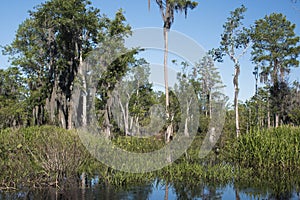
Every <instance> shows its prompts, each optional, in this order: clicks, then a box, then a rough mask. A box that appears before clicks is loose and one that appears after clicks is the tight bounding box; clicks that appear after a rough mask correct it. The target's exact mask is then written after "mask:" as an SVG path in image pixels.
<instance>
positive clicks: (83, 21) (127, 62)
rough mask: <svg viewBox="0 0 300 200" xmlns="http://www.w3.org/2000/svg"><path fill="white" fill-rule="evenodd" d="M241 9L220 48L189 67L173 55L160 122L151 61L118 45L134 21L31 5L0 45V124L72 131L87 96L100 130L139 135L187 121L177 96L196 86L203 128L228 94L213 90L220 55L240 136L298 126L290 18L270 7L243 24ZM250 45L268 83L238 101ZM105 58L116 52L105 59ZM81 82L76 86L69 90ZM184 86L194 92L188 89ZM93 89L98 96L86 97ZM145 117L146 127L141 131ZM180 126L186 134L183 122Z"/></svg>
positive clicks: (62, 5)
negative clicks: (172, 78) (229, 70)
mask: <svg viewBox="0 0 300 200" xmlns="http://www.w3.org/2000/svg"><path fill="white" fill-rule="evenodd" d="M244 12H246V8H245V7H244V6H241V7H240V8H237V9H236V10H235V11H233V12H231V16H230V17H229V18H228V19H227V22H226V23H225V24H224V33H223V34H221V42H220V47H219V48H217V49H213V50H212V51H210V54H207V55H205V56H204V57H203V58H199V62H198V63H193V64H192V65H189V64H187V63H186V62H182V63H176V62H174V63H173V64H177V66H178V65H180V67H181V69H182V70H181V72H180V73H178V77H177V81H178V85H176V86H175V89H174V90H169V91H168V95H167V98H168V100H167V101H168V102H169V106H168V108H167V115H168V117H167V119H169V121H167V122H166V123H165V124H161V123H162V122H161V121H160V120H159V118H160V117H161V118H164V115H165V111H164V109H162V108H161V107H159V106H157V107H154V109H153V108H151V107H152V105H155V104H157V105H159V104H161V105H164V104H165V102H166V95H165V94H164V93H163V92H158V91H155V90H154V87H153V85H152V83H150V81H149V75H150V66H149V64H148V63H147V61H146V60H144V59H138V58H137V56H136V55H137V54H138V53H139V50H138V49H126V48H125V46H124V37H126V36H128V35H130V33H131V27H130V26H129V24H127V22H126V19H125V16H124V14H123V11H122V10H119V11H118V12H117V13H116V14H115V17H114V18H113V19H110V18H108V17H106V16H105V15H104V14H102V13H100V10H99V9H97V8H94V7H93V6H92V5H91V2H89V1H87V0H51V1H48V2H45V3H43V4H41V5H38V6H37V7H35V8H34V10H33V11H30V12H29V18H28V19H26V20H25V21H24V22H23V23H22V24H21V25H20V26H19V28H18V30H17V33H16V36H15V39H14V41H13V42H12V44H10V45H8V46H6V47H5V48H4V50H3V53H4V54H6V55H9V56H10V58H11V61H12V62H11V64H12V67H10V68H7V69H1V70H0V84H1V87H0V128H2V129H3V128H7V127H26V126H34V125H44V124H49V125H56V126H60V127H63V128H66V129H72V128H75V126H76V123H79V124H80V125H83V126H85V125H87V124H88V123H89V114H88V113H89V111H91V108H89V107H88V105H91V104H89V101H94V104H95V108H96V111H95V113H96V116H97V120H98V121H99V124H100V126H101V128H102V129H103V132H104V133H105V134H106V136H107V137H111V136H113V134H122V135H134V134H143V132H146V131H150V132H151V131H152V128H153V131H155V127H159V126H162V127H163V130H166V129H168V127H169V126H170V124H171V126H172V129H173V131H174V132H176V131H177V130H178V124H179V123H180V120H182V119H185V120H186V122H185V124H187V123H188V121H189V120H190V119H189V112H190V110H189V108H190V107H189V106H190V105H191V103H190V102H189V101H187V104H186V105H187V106H186V107H181V108H180V107H179V103H178V98H180V94H183V93H185V94H188V93H189V92H194V93H195V94H196V96H197V98H198V99H197V104H198V108H199V110H200V119H199V133H201V132H204V133H206V132H207V129H208V124H209V121H210V118H211V113H212V109H213V106H212V105H213V102H214V101H218V100H220V99H223V100H224V99H227V98H226V97H225V95H224V94H223V93H222V92H220V91H221V89H222V88H224V87H225V86H224V85H223V83H222V81H221V77H220V74H219V72H218V69H217V68H216V67H215V65H214V60H217V61H222V60H223V57H224V56H229V58H230V59H231V60H232V61H233V63H234V69H235V75H234V80H233V83H234V86H235V98H234V111H233V110H232V109H231V106H230V105H229V104H228V105H227V118H226V122H225V123H226V127H225V130H230V131H233V132H237V134H239V133H245V132H247V131H249V130H250V129H252V128H255V127H257V126H259V127H271V126H274V127H275V126H276V127H277V126H279V125H281V124H292V125H295V126H298V125H299V124H300V84H299V82H298V81H294V82H290V81H289V79H288V74H289V72H290V70H291V69H292V68H294V67H298V66H299V60H298V55H299V53H300V46H299V36H296V35H295V33H294V29H295V24H293V23H292V22H290V21H288V20H287V19H286V17H285V16H284V15H282V14H277V13H274V14H271V15H269V16H265V17H264V18H263V19H259V20H257V21H256V22H255V24H254V25H253V26H251V27H244V25H243V23H242V20H243V19H244ZM167 31H168V30H167ZM112 40H113V41H115V42H114V43H113V44H111V43H110V42H111V41H112ZM108 43H110V45H111V46H110V47H112V46H114V47H113V48H111V49H110V52H107V51H106V50H107V49H105V45H107V44H108ZM101 48H103V49H101ZM250 48H252V49H251V60H252V61H253V63H254V66H255V67H256V69H257V71H256V74H257V75H258V77H259V79H260V80H261V82H262V83H264V85H265V86H263V87H260V88H258V89H257V92H256V94H254V95H253V97H252V98H251V99H249V100H247V101H246V102H240V101H238V92H239V86H238V77H239V74H240V70H242V69H243V66H240V63H239V59H240V57H241V56H243V55H244V54H245V51H246V50H250ZM95 51H98V52H100V53H99V55H97V59H98V60H99V63H97V65H100V68H101V67H102V69H105V70H104V71H99V74H98V78H97V79H94V80H96V83H97V84H95V85H89V84H90V82H89V79H90V78H91V77H90V75H89V74H88V72H89V70H91V66H89V64H87V63H86V62H85V60H86V59H87V58H88V57H89V56H90V55H91V52H95ZM120 52H121V54H120ZM122 52H126V53H123V54H122ZM114 54H119V55H120V56H117V57H114V56H112V55H114ZM109 56H112V57H114V58H115V59H114V60H113V61H112V62H102V61H103V60H105V58H106V57H109ZM253 68H254V67H253ZM250 75H251V76H252V74H250ZM250 75H249V76H250ZM78 85H79V86H80V91H79V93H78V90H76V89H75V88H76V87H78ZM187 85H190V86H193V88H194V90H193V91H187V90H186V88H187V87H186V86H187ZM253 87H255V82H253ZM116 91H117V94H116ZM128 91H129V92H130V93H129V92H128ZM126 92H127V93H126ZM90 93H93V94H94V95H95V96H96V99H94V100H91V99H89V94H90ZM74 96H75V97H76V98H75V100H74ZM125 97H126V98H125ZM190 101H192V99H190ZM113 105H114V106H113ZM78 106H79V107H80V108H79V107H78ZM76 109H77V110H76ZM78 110H80V111H78ZM233 112H234V114H233ZM114 113H119V115H117V116H116V115H114ZM161 115H163V116H161ZM150 117H151V120H150ZM156 118H157V119H156ZM170 118H172V120H170ZM234 120H235V123H234ZM120 124H121V126H120ZM149 124H151V125H149ZM233 124H236V125H235V126H234V125H233ZM146 125H149V126H147V130H145V129H143V127H145V126H146ZM184 132H185V133H184V134H185V135H188V129H185V130H184Z"/></svg>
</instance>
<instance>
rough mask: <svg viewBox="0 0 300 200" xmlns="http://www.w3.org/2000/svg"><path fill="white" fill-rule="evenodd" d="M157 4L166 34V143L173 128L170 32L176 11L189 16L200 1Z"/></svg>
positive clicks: (160, 1)
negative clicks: (169, 53)
mask: <svg viewBox="0 0 300 200" xmlns="http://www.w3.org/2000/svg"><path fill="white" fill-rule="evenodd" d="M156 3H157V5H158V6H159V10H160V13H161V16H162V19H163V22H164V26H163V34H164V80H165V93H166V116H167V120H168V121H171V123H170V125H168V127H167V131H166V143H168V142H169V141H170V137H171V134H172V132H173V129H172V117H171V116H170V112H169V85H168V68H167V65H168V32H169V30H170V29H171V25H172V23H173V22H174V11H177V12H178V11H179V12H184V14H185V17H186V16H187V11H188V9H194V8H195V7H196V6H197V5H198V3H197V2H194V1H189V0H156ZM148 8H149V9H150V0H148Z"/></svg>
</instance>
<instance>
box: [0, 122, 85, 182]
mask: <svg viewBox="0 0 300 200" xmlns="http://www.w3.org/2000/svg"><path fill="white" fill-rule="evenodd" d="M0 158H1V159H0V169H1V171H3V172H5V173H2V174H1V175H0V187H2V188H18V187H20V186H22V187H25V186H30V187H32V186H36V187H40V186H50V185H52V186H56V187H63V186H70V185H68V184H74V183H75V184H78V181H79V180H78V177H79V172H80V171H81V169H82V168H84V166H85V163H86V162H88V160H89V159H90V157H89V154H87V152H86V150H85V148H84V147H83V145H82V144H81V142H80V140H79V137H78V136H77V135H76V133H75V132H74V131H66V130H64V129H60V128H56V127H53V126H44V127H30V128H22V129H19V130H13V129H5V130H1V132H0Z"/></svg>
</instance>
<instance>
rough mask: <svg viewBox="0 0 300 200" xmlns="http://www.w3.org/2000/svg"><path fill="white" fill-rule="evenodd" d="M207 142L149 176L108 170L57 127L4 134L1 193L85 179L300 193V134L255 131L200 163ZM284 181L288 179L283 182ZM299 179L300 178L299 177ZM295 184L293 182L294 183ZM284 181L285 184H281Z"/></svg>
mask: <svg viewBox="0 0 300 200" xmlns="http://www.w3.org/2000/svg"><path fill="white" fill-rule="evenodd" d="M201 138H202V137H196V138H195V140H194V142H193V143H192V145H191V146H190V148H189V149H188V150H187V154H185V155H182V156H181V157H180V158H179V159H178V160H176V161H175V162H174V163H173V164H171V165H169V166H167V167H165V168H163V169H161V170H158V171H155V172H149V173H145V174H131V173H125V172H121V171H117V170H113V169H111V168H109V167H106V166H105V165H103V164H102V163H100V162H98V161H97V160H95V159H94V158H92V156H91V155H90V154H89V153H88V152H87V150H86V149H85V147H84V146H83V145H82V144H81V142H80V139H79V137H78V135H77V134H76V132H75V131H67V130H64V129H60V128H57V127H53V126H42V127H30V128H22V129H5V130H1V131H0V170H1V171H2V173H1V174H0V189H20V188H22V187H33V188H40V187H48V186H51V187H56V188H65V187H69V186H70V185H72V186H74V183H75V185H77V186H80V183H81V180H80V174H81V173H82V172H86V174H87V176H88V177H93V176H94V175H95V174H97V175H99V177H100V178H101V180H102V181H104V182H107V183H109V184H112V185H115V186H116V187H123V186H126V185H130V184H137V183H143V182H149V181H152V180H155V179H156V178H159V179H161V180H165V181H166V182H174V183H176V182H189V183H197V182H207V183H210V184H218V185H226V184H229V183H232V182H233V180H234V182H239V183H243V184H242V185H245V183H247V181H248V182H249V180H252V181H253V182H255V184H256V185H260V184H259V181H261V182H265V184H267V181H268V182H269V183H270V184H273V187H281V185H287V186H286V188H289V187H291V185H294V186H295V187H297V188H300V183H299V181H297V179H296V178H297V174H299V173H298V172H300V152H299V149H300V143H299V141H300V128H298V127H281V128H277V129H269V130H259V131H252V132H250V133H248V134H244V135H242V136H241V137H240V138H239V139H230V140H226V141H225V145H224V146H222V148H220V151H219V152H215V151H212V152H211V153H210V154H209V155H208V156H207V157H206V158H205V159H200V158H199V157H198V152H199V150H200V146H201V144H202V139H201ZM113 143H114V145H117V146H119V147H120V148H123V149H126V150H128V151H134V152H150V151H153V150H155V149H159V148H161V147H163V145H164V144H163V142H162V141H158V140H155V139H153V138H143V139H140V138H135V137H119V138H116V139H114V141H113ZM282 177H286V179H284V180H282ZM298 178H299V176H298ZM289 179H292V180H289ZM279 180H280V181H279Z"/></svg>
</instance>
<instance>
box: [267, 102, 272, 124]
mask: <svg viewBox="0 0 300 200" xmlns="http://www.w3.org/2000/svg"><path fill="white" fill-rule="evenodd" d="M267 109H268V111H267V112H268V113H267V115H268V116H267V117H268V128H271V116H270V102H269V99H268V107H267Z"/></svg>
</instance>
